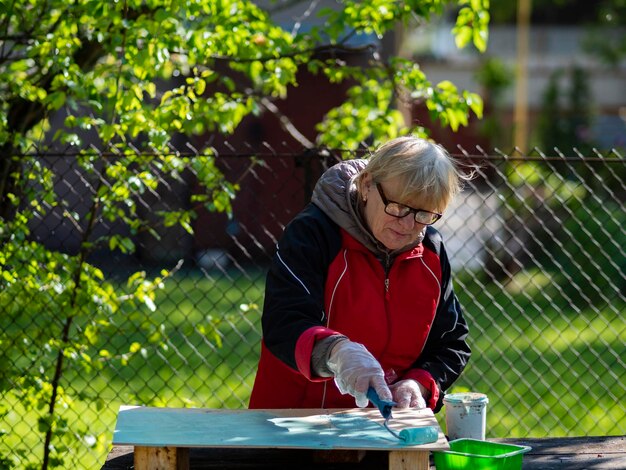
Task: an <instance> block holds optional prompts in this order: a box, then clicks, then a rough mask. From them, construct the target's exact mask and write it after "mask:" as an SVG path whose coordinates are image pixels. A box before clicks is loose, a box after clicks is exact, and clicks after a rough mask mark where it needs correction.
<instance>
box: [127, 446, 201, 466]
mask: <svg viewBox="0 0 626 470" xmlns="http://www.w3.org/2000/svg"><path fill="white" fill-rule="evenodd" d="M134 460H135V470H189V449H188V448H186V447H143V446H135V457H134Z"/></svg>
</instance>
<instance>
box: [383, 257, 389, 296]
mask: <svg viewBox="0 0 626 470" xmlns="http://www.w3.org/2000/svg"><path fill="white" fill-rule="evenodd" d="M390 261H391V260H390V256H389V254H386V255H385V265H384V266H383V267H384V269H385V299H386V300H389V270H390V269H391V262H390Z"/></svg>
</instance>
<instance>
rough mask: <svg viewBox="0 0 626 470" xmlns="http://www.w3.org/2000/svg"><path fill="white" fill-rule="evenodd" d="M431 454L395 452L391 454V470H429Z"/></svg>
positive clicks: (425, 452) (405, 451)
mask: <svg viewBox="0 0 626 470" xmlns="http://www.w3.org/2000/svg"><path fill="white" fill-rule="evenodd" d="M429 455H430V452H428V451H427V450H425V451H417V452H416V451H408V450H404V451H402V450H394V451H391V452H389V470H428V469H429V468H430V462H429V460H428V457H429Z"/></svg>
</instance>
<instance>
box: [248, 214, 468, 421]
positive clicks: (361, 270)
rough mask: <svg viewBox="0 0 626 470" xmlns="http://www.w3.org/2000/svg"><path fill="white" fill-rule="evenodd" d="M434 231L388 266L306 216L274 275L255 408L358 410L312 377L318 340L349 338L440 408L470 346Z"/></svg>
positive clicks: (294, 226) (293, 227)
mask: <svg viewBox="0 0 626 470" xmlns="http://www.w3.org/2000/svg"><path fill="white" fill-rule="evenodd" d="M429 231H430V234H428V233H427V236H426V238H425V239H424V242H422V243H421V244H420V245H418V246H417V247H416V248H414V249H412V250H410V251H408V252H405V253H402V254H400V255H398V256H397V257H396V258H395V260H394V261H393V263H391V264H390V266H388V268H387V269H386V268H385V264H386V263H385V260H383V262H381V260H379V259H377V258H376V257H375V255H374V254H373V253H372V252H371V251H370V250H368V249H367V248H365V247H364V246H363V245H362V244H361V243H360V242H358V241H357V240H356V239H354V238H353V237H352V236H350V235H349V234H348V233H347V232H346V231H344V230H343V229H340V228H339V227H337V226H336V225H335V224H334V223H333V222H332V221H330V219H328V218H327V217H326V216H325V215H324V214H323V213H322V212H321V211H320V210H319V209H318V208H317V207H315V206H314V205H309V206H308V208H307V209H306V210H305V211H304V212H303V214H301V215H300V216H298V217H296V219H294V221H293V222H292V223H291V224H290V225H289V226H288V227H287V229H286V230H285V234H284V235H283V238H282V239H281V242H280V244H279V247H278V250H277V253H276V255H275V258H274V262H273V264H272V267H271V269H270V272H269V274H268V279H267V286H266V298H265V306H264V314H263V335H264V340H263V343H262V348H261V358H260V361H259V366H258V371H257V376H256V380H255V383H254V388H253V391H252V396H251V399H250V408H351V407H354V406H355V402H354V398H353V397H352V396H350V395H341V393H340V392H339V391H338V389H337V387H336V386H335V383H334V381H333V380H332V378H331V379H327V378H319V377H315V376H313V375H312V373H311V352H312V349H313V345H314V344H315V342H316V341H317V340H318V339H321V338H323V337H326V336H329V335H332V334H342V335H345V336H347V337H348V338H349V339H350V340H351V341H355V342H358V343H361V344H363V345H364V346H365V347H366V348H367V349H368V350H369V351H370V352H371V353H372V354H373V355H374V357H376V359H378V361H379V362H380V364H381V366H382V368H383V370H384V371H385V373H386V375H387V377H388V381H389V382H395V381H397V380H402V379H407V378H413V379H416V380H418V381H419V382H420V383H422V384H423V385H424V386H426V387H427V388H428V389H430V390H431V395H432V396H431V399H430V402H429V406H430V407H431V408H433V409H438V408H439V407H440V406H441V399H442V398H443V394H442V393H440V392H441V390H442V389H445V388H447V386H449V384H451V382H452V381H453V380H455V379H456V377H458V375H459V374H460V372H461V370H462V369H463V367H464V366H465V364H466V362H467V360H468V358H469V348H468V347H467V344H466V343H465V341H464V340H465V336H466V335H467V326H466V324H465V321H464V319H463V317H462V315H461V311H460V308H459V307H458V301H456V297H455V296H454V294H453V292H452V288H451V283H450V279H449V265H448V263H447V257H445V252H442V249H443V247H442V245H441V243H440V240H438V233H437V232H436V231H434V230H433V229H429ZM442 253H443V257H442ZM442 258H443V259H442ZM317 272H319V273H320V274H319V275H316V273H317ZM433 332H435V335H432V333H433ZM431 336H432V337H431Z"/></svg>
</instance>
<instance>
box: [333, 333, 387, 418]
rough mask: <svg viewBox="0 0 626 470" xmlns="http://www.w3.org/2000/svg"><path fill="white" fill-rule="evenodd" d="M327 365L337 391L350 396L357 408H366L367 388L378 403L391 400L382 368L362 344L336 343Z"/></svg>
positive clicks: (346, 341)
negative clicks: (377, 398) (378, 398)
mask: <svg viewBox="0 0 626 470" xmlns="http://www.w3.org/2000/svg"><path fill="white" fill-rule="evenodd" d="M327 366H328V369H329V370H330V371H331V372H332V373H333V374H334V376H335V383H336V384H337V388H338V389H339V391H340V392H341V393H344V394H345V393H349V394H350V395H352V396H353V397H354V398H355V399H356V406H358V407H359V408H363V407H366V406H367V403H368V402H369V400H368V399H367V389H368V388H369V387H370V386H371V387H373V388H374V390H376V393H378V396H379V397H380V399H381V400H387V401H389V400H391V398H392V397H391V391H390V390H389V387H387V384H386V383H385V374H384V372H383V369H382V367H381V366H380V364H379V363H378V361H377V360H376V359H375V358H374V356H372V355H371V354H370V352H369V351H368V350H367V349H365V346H363V345H362V344H359V343H353V342H352V341H349V340H347V339H346V340H343V341H339V342H338V343H337V344H335V346H334V347H333V348H332V350H331V351H330V354H329V356H328V362H327Z"/></svg>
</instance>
